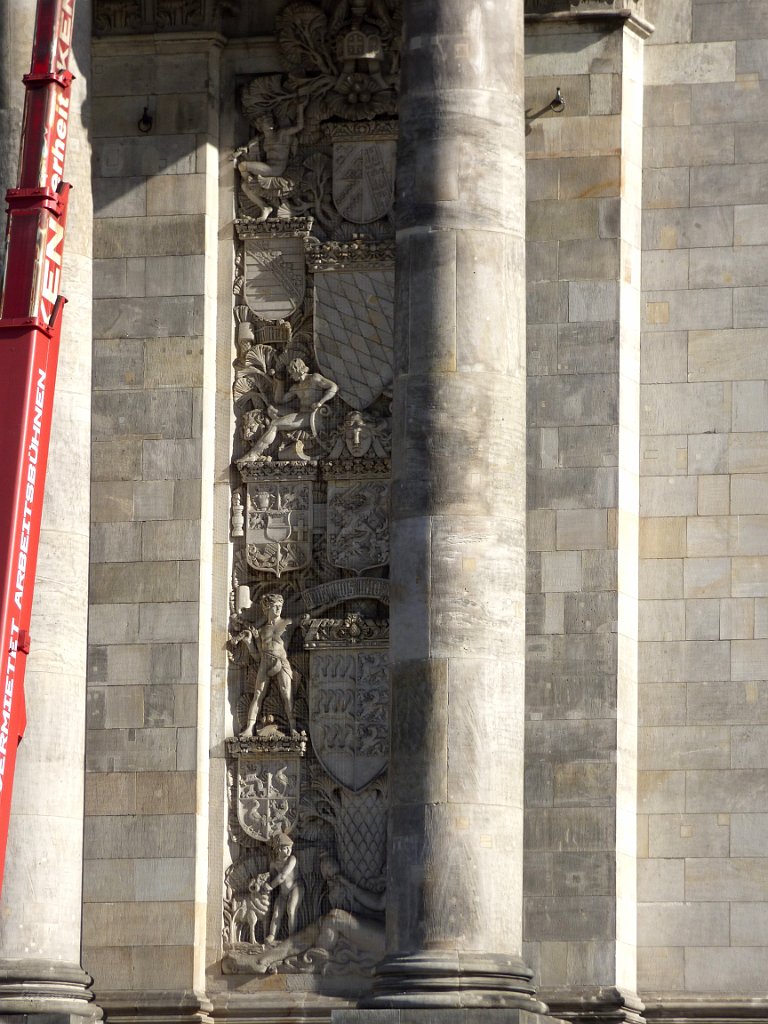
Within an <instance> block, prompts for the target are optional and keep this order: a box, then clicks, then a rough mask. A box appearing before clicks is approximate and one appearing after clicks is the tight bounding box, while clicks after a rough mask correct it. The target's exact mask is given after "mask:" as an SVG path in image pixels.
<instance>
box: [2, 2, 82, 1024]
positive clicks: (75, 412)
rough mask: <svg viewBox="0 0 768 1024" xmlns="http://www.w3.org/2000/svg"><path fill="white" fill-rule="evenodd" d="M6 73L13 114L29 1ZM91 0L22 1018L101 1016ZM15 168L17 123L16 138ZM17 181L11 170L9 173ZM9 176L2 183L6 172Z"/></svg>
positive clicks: (32, 771) (33, 798)
mask: <svg viewBox="0 0 768 1024" xmlns="http://www.w3.org/2000/svg"><path fill="white" fill-rule="evenodd" d="M6 8H7V9H6V12H5V17H6V21H5V27H6V29H7V31H8V33H9V35H10V40H11V43H12V45H11V47H10V50H9V51H8V53H9V54H10V56H11V65H12V66H11V72H10V77H11V79H12V81H11V83H10V92H9V102H8V104H7V106H6V109H5V113H6V116H7V119H8V121H9V123H10V124H12V125H13V124H18V123H19V119H18V112H19V110H20V109H21V107H22V106H23V101H24V97H23V92H24V90H23V86H22V84H21V81H20V79H21V75H22V74H23V73H25V72H26V71H28V70H29V61H30V56H31V52H32V35H33V27H34V16H35V4H34V3H30V2H28V0H11V3H10V4H9V5H6ZM90 19H91V10H90V3H89V2H88V0H78V3H77V7H76V23H75V39H76V43H75V59H74V60H73V65H72V70H73V71H74V72H75V74H76V76H77V78H76V81H75V83H74V86H73V91H72V110H73V116H72V117H71V119H70V136H69V139H70V141H69V146H68V151H67V167H66V178H67V180H68V181H71V182H72V183H73V184H74V185H75V186H76V187H75V188H74V189H73V192H72V196H71V199H70V204H69V217H68V223H67V238H66V245H65V257H64V259H65V265H64V276H63V284H62V290H63V292H64V294H65V295H66V296H67V298H68V300H69V301H68V304H67V307H66V311H65V313H64V326H63V334H62V341H61V356H60V361H59V372H58V380H57V387H56V397H55V402H54V411H53V427H52V432H51V446H50V452H49V462H48V476H47V481H46V489H45V508H44V513H43V523H42V531H41V540H40V553H39V561H38V570H37V583H36V588H35V601H34V609H33V616H32V623H31V636H32V648H31V653H30V657H29V661H28V666H27V671H26V680H25V690H26V700H27V719H28V722H27V731H26V735H25V737H24V740H23V742H22V744H21V747H20V749H19V755H18V761H17V765H16V777H15V783H14V794H13V805H12V813H11V824H10V833H9V839H8V851H7V856H6V866H5V881H4V885H3V897H2V911H1V912H0V1018H1V1019H2V1020H4V1021H5V1020H9V1021H13V1020H14V1019H15V1015H16V1014H19V1015H21V1016H20V1017H19V1019H20V1020H21V1019H23V1020H25V1021H27V1022H28V1024H34V1021H35V1020H37V1019H38V1017H40V1019H45V1020H46V1021H52V1020H56V1021H57V1022H58V1021H59V1020H62V1021H66V1022H69V1021H70V1020H72V1021H83V1020H84V1019H93V1018H94V1017H100V1016H101V1011H100V1010H98V1009H97V1008H95V1007H94V1005H93V1003H92V999H93V997H92V995H91V993H90V992H89V991H88V985H89V983H90V978H89V977H88V975H87V974H86V973H85V971H83V969H82V968H81V966H80V931H81V929H80V922H81V878H82V846H83V756H84V753H83V751H84V732H85V660H86V625H87V587H88V545H89V536H88V507H89V458H88V450H89V434H90V379H91V329H90V324H91V230H92V228H91V217H92V212H91V186H90V174H91V165H90V143H89V140H88V135H87V128H86V126H87V111H86V105H85V101H86V94H87V84H88V78H89V69H90ZM9 145H10V146H11V147H13V150H14V153H13V160H12V161H11V160H8V161H6V165H7V166H9V167H10V164H11V163H13V165H14V167H15V162H16V161H15V152H16V150H17V148H18V135H16V136H15V138H13V137H11V139H10V140H9ZM11 177H14V178H15V170H14V171H13V174H12V175H11ZM8 183H10V182H8ZM3 184H4V185H5V184H6V182H4V183H3Z"/></svg>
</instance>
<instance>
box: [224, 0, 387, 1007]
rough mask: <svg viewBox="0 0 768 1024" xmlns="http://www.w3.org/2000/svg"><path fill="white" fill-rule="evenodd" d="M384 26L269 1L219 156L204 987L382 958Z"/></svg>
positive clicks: (299, 2) (374, 17) (364, 977)
mask: <svg viewBox="0 0 768 1024" xmlns="http://www.w3.org/2000/svg"><path fill="white" fill-rule="evenodd" d="M400 17H401V15H400V3H399V0H337V2H335V3H329V2H323V0H316V2H314V0H293V2H289V3H287V4H285V6H284V7H283V8H282V10H281V12H280V13H279V15H278V18H277V30H276V39H277V44H278V47H279V51H280V54H281V57H282V64H283V67H284V69H285V70H284V71H283V72H281V73H279V74H267V75H260V76H258V77H257V78H254V79H252V80H251V81H249V82H247V83H245V84H244V86H243V88H242V91H241V104H242V110H243V113H244V115H245V117H246V118H247V119H248V122H249V124H250V125H251V128H252V131H251V135H250V138H248V139H246V141H244V143H243V145H242V146H240V147H239V148H238V149H237V150H235V153H234V161H235V166H236V172H237V173H236V181H237V188H236V193H237V194H236V219H235V228H236V241H235V246H236V250H235V280H234V287H233V293H234V329H235V339H236V349H237V355H236V359H235V361H234V364H233V369H234V376H233V408H234V413H235V435H234V438H233V452H232V472H233V492H232V504H231V511H230V524H231V534H230V535H231V542H232V545H233V587H232V595H231V605H230V611H231V619H230V640H229V652H230V659H231V665H230V702H231V704H230V706H231V710H232V736H231V738H230V739H229V740H228V741H227V748H228V759H229V780H230V784H229V834H230V852H231V864H230V866H229V868H228V869H227V872H226V875H225V879H224V882H225V899H224V922H223V931H222V944H223V959H222V969H223V970H224V971H225V972H226V973H244V974H253V975H260V974H283V973H290V974H294V975H304V976H306V979H307V980H306V982H299V981H298V979H297V980H296V982H292V983H291V984H292V985H293V984H299V985H300V986H301V985H305V986H306V985H309V986H310V987H311V986H312V984H314V983H313V982H312V980H311V979H312V978H313V977H314V976H317V975H322V976H323V977H324V978H329V977H334V976H340V978H341V979H343V987H344V991H352V990H354V989H355V986H357V990H359V991H360V992H363V991H365V990H366V987H367V986H369V985H370V972H371V969H372V967H373V966H374V964H375V963H376V962H377V961H378V959H380V957H381V956H382V955H383V949H384V927H383V912H384V903H385V882H384V878H385V869H386V805H387V798H386V786H387V782H386V778H387V776H386V771H387V762H388V755H389V718H388V715H389V711H388V708H389V675H388V655H387V647H388V619H387V596H388V589H387V588H388V581H387V577H388V561H389V540H388V534H389V508H388V506H389V476H390V452H391V409H390V403H391V384H392V362H393V359H392V335H393V290H394V289H393V276H394V232H393V224H392V201H393V180H394V147H395V139H396V134H397V123H396V120H395V116H396V100H397V82H398V73H399V53H398V40H399V35H400ZM355 979H356V980H355ZM324 984H326V983H324ZM350 986H351V988H350ZM323 990H324V991H325V990H326V989H323ZM328 991H330V990H328ZM340 991H341V990H340Z"/></svg>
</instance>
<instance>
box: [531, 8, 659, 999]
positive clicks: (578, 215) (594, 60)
mask: <svg viewBox="0 0 768 1024" xmlns="http://www.w3.org/2000/svg"><path fill="white" fill-rule="evenodd" d="M638 32H639V34H638ZM642 35H643V33H642V31H639V29H638V27H637V26H631V25H628V23H626V22H625V20H624V19H623V18H615V17H611V16H608V17H593V18H590V19H583V20H579V19H574V20H572V21H568V22H566V21H547V20H546V19H544V20H542V21H539V20H537V19H531V20H530V23H529V24H528V35H527V40H526V52H527V56H526V65H527V67H526V70H527V76H526V89H527V93H526V107H527V109H528V110H529V112H531V113H536V112H537V111H540V110H541V109H542V108H546V105H547V103H548V102H549V101H550V100H551V99H552V97H553V96H554V93H555V88H556V87H557V86H559V87H560V88H561V90H562V95H563V96H564V97H565V100H566V109H565V112H564V113H563V114H560V115H558V114H556V113H552V112H550V111H547V112H546V113H545V114H544V115H543V116H541V117H540V118H538V119H536V120H535V121H533V122H532V123H531V125H530V134H529V139H528V143H529V145H528V164H527V174H528V178H527V180H528V229H527V237H528V440H529V456H528V509H529V515H528V549H529V556H528V557H529V586H528V597H527V602H528V607H527V630H528V654H527V666H526V669H527V672H526V718H527V731H526V744H527V748H526V823H527V824H526V835H525V844H526V913H525V938H526V943H527V946H526V950H527V954H528V956H529V961H530V962H531V963H532V965H533V966H534V967H535V968H536V970H537V972H538V980H539V983H540V985H541V989H542V995H543V998H545V999H547V1000H548V1001H549V1002H550V1005H551V1006H552V1007H553V1012H557V1013H567V1012H578V1007H577V1005H576V1004H578V1003H579V1000H580V999H582V998H589V999H598V1001H603V999H604V995H603V994H601V992H600V990H602V989H604V988H605V987H606V986H613V987H619V988H621V989H623V990H625V991H626V992H627V993H631V992H633V991H634V988H635V948H634V947H635V843H634V811H635V804H634V777H635V768H636V706H635V689H636V664H637V652H636V647H637V639H636V638H637V583H636V564H637V563H636V555H637V529H638V527H637V474H638V469H637V429H638V428H637V421H638V376H639V374H638V349H639V284H640V279H639V245H640V235H639V224H640V218H639V206H640V157H641V152H640V138H641V134H642V46H643V43H642ZM617 751H618V753H617ZM587 993H589V995H587ZM606 998H608V1001H610V999H612V998H614V997H612V996H611V997H606ZM616 998H619V997H616ZM622 998H623V997H622Z"/></svg>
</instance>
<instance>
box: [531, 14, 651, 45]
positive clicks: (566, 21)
mask: <svg viewBox="0 0 768 1024" xmlns="http://www.w3.org/2000/svg"><path fill="white" fill-rule="evenodd" d="M592 23H597V24H600V25H602V26H606V25H607V26H611V27H612V28H615V29H622V28H624V27H625V26H627V27H629V28H630V29H632V30H633V31H634V32H636V33H637V35H638V36H640V37H641V38H642V39H647V38H648V36H650V35H651V34H652V32H653V26H652V25H651V24H650V22H646V20H645V18H644V17H640V15H639V14H638V13H637V12H636V11H635V10H630V9H629V8H627V7H622V8H610V7H606V8H605V9H604V10H600V9H594V8H586V9H584V8H581V7H580V8H575V9H573V10H551V11H548V12H544V11H542V12H530V13H528V12H527V11H526V13H525V25H526V27H527V26H534V25H555V26H556V25H562V26H565V25H575V26H579V25H589V24H592ZM611 23H612V25H611Z"/></svg>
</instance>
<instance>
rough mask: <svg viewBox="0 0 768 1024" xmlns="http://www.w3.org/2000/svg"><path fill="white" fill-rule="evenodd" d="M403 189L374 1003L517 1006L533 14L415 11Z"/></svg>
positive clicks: (513, 2)
mask: <svg viewBox="0 0 768 1024" xmlns="http://www.w3.org/2000/svg"><path fill="white" fill-rule="evenodd" d="M402 57H403V67H402V94H401V113H400V143H399V151H398V168H397V175H398V185H397V260H398V264H397V266H398V283H397V314H396V317H397V319H396V355H395V364H396V365H395V404H394V443H393V446H392V447H393V452H394V459H393V461H394V465H393V492H392V517H393V518H392V570H393V575H392V593H391V598H392V604H391V616H392V618H391V623H392V632H391V635H392V687H393V706H392V718H393V726H392V730H393V731H392V758H391V765H392V768H391V776H390V784H391V809H390V814H391V821H390V846H389V881H388V903H387V943H388V956H387V958H386V959H385V960H384V962H383V963H382V964H381V965H380V967H379V969H378V972H377V977H376V982H375V989H374V996H373V999H372V1000H371V1002H370V1003H369V1005H370V1006H375V1007H390V1008H392V1007H416V1008H418V1007H424V1008H431V1007H518V1008H525V1009H531V1010H542V1009H543V1007H542V1005H541V1004H540V1003H538V1002H536V1000H535V999H534V997H533V987H532V985H531V984H530V972H529V971H528V969H527V968H526V966H525V964H524V963H523V961H522V959H521V957H520V950H521V943H522V856H523V850H522V845H523V818H522V808H523V697H524V586H525V581H524V561H525V559H524V556H525V258H524V241H525V238H524V235H525V226H524V202H525V193H524V173H525V171H524V124H523V63H522V58H523V3H522V0H505V2H504V3H499V2H496V3H493V2H483V3H471V4H470V3H467V2H466V0H407V2H406V4H405V32H404V42H403V54H402Z"/></svg>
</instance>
